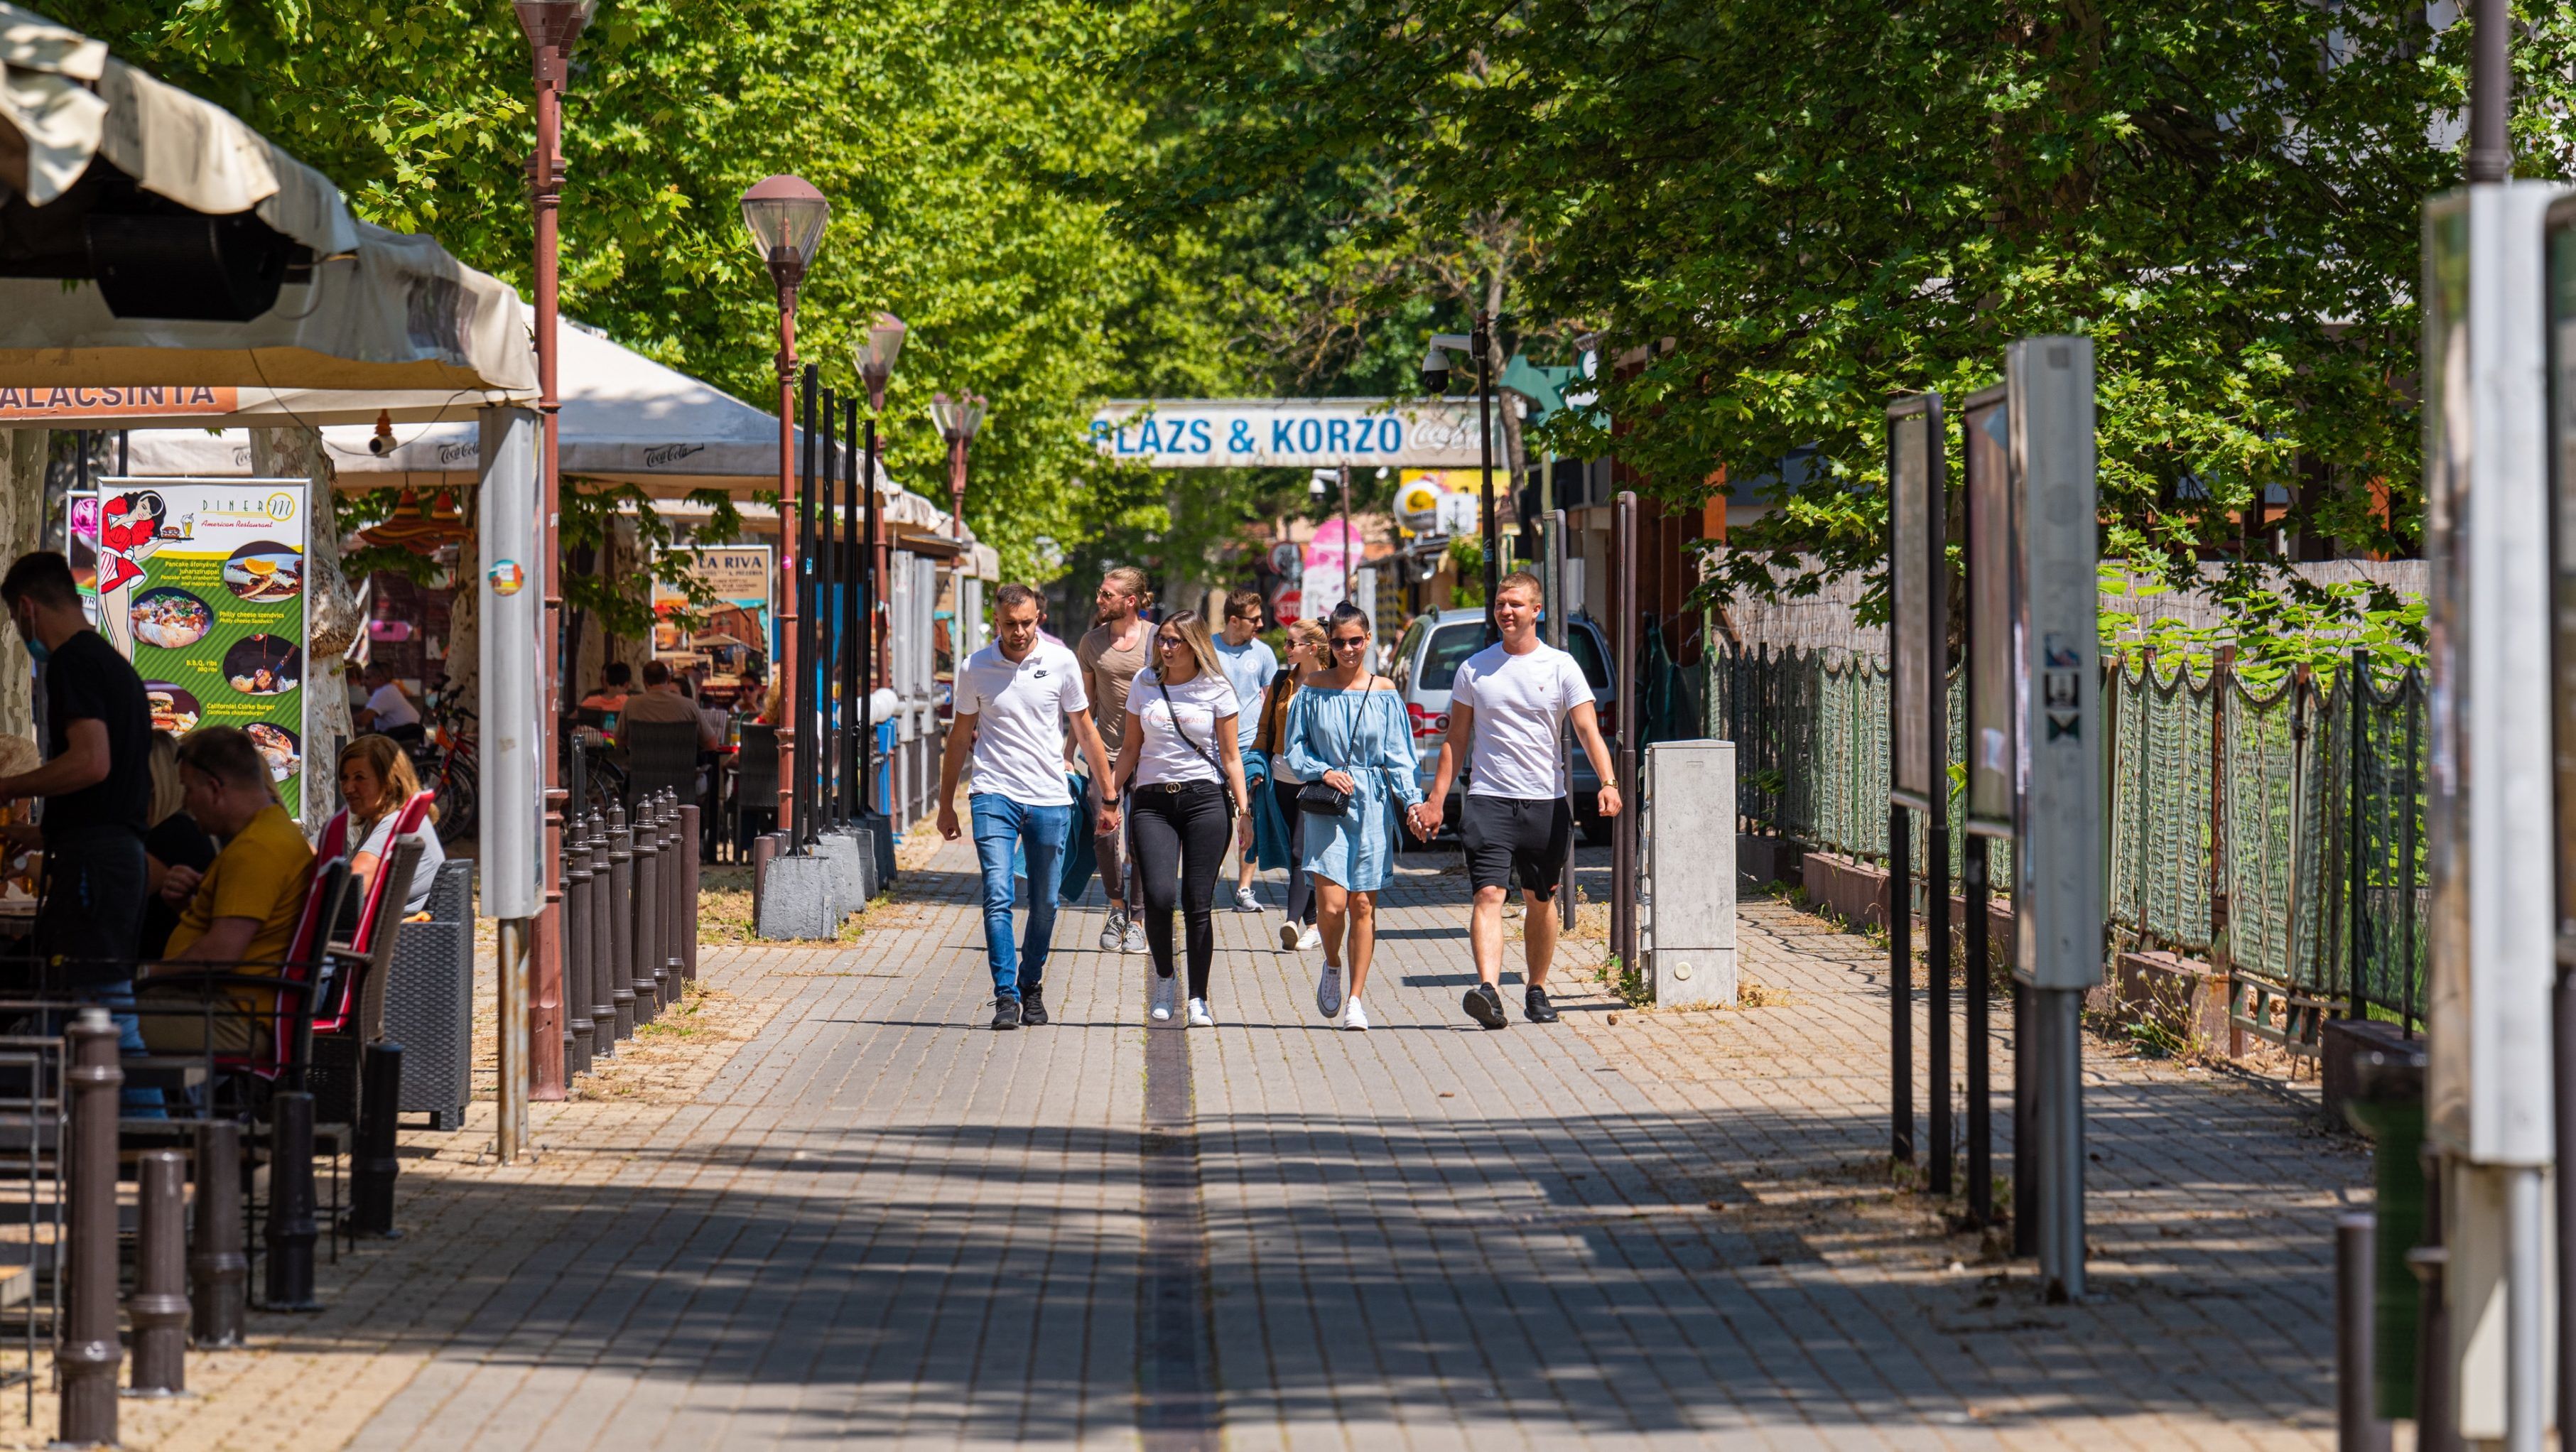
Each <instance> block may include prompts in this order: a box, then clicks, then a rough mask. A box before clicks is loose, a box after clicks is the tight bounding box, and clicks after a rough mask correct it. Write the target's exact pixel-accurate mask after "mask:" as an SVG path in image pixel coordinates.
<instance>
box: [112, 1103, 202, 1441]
mask: <svg viewBox="0 0 2576 1452" xmlns="http://www.w3.org/2000/svg"><path fill="white" fill-rule="evenodd" d="M135 1183H136V1187H137V1204H136V1212H137V1214H136V1220H135V1237H134V1294H133V1295H131V1296H128V1297H127V1298H126V1300H125V1318H126V1320H127V1321H129V1322H131V1323H132V1324H133V1326H134V1380H133V1382H132V1384H131V1385H130V1386H129V1387H128V1390H129V1391H131V1392H132V1393H133V1394H134V1395H136V1396H152V1397H171V1396H177V1395H179V1394H180V1393H181V1392H184V1391H186V1390H187V1389H188V1224H187V1216H188V1209H187V1200H188V1157H187V1156H186V1155H184V1154H181V1153H180V1152H179V1151H177V1150H149V1151H146V1152H145V1153H144V1155H143V1156H142V1159H141V1161H140V1163H139V1164H138V1165H137V1166H136V1172H135Z"/></svg>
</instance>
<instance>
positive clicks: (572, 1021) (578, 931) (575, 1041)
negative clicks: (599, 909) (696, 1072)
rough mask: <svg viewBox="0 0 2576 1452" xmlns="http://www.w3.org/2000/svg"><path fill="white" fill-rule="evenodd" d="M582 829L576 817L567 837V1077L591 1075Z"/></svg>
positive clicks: (587, 892) (587, 864) (594, 1027)
mask: <svg viewBox="0 0 2576 1452" xmlns="http://www.w3.org/2000/svg"><path fill="white" fill-rule="evenodd" d="M582 826H583V823H582V821H581V819H580V818H575V819H573V820H572V821H571V822H568V823H566V824H565V826H564V836H563V1001H564V1077H565V1078H567V1079H569V1078H571V1077H572V1076H574V1075H576V1074H587V1073H589V1072H590V1056H591V1053H592V1051H593V1044H592V1035H593V1034H594V1033H595V1032H596V1030H597V1027H598V1026H597V1025H596V1024H594V1023H593V1022H592V1021H591V1017H590V859H589V857H588V856H587V855H586V854H584V853H583V851H582Z"/></svg>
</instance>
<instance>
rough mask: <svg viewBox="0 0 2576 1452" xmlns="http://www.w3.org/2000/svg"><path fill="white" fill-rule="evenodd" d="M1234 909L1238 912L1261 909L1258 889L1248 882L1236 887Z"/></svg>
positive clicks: (1255, 911)
mask: <svg viewBox="0 0 2576 1452" xmlns="http://www.w3.org/2000/svg"><path fill="white" fill-rule="evenodd" d="M1234 910H1235V911H1236V912H1239V913H1257V912H1259V911H1261V892H1260V890H1259V889H1257V888H1255V887H1254V886H1253V885H1252V884H1251V883H1248V882H1247V883H1245V884H1244V885H1243V886H1241V887H1238V888H1236V889H1235V890H1234Z"/></svg>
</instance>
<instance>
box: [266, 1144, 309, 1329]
mask: <svg viewBox="0 0 2576 1452" xmlns="http://www.w3.org/2000/svg"><path fill="white" fill-rule="evenodd" d="M268 1143H269V1164H268V1230H267V1239H268V1286H267V1289H268V1299H267V1301H266V1303H265V1304H264V1305H262V1306H261V1309H262V1310H267V1311H319V1310H321V1309H322V1303H321V1302H320V1301H317V1300H315V1299H314V1297H313V1243H314V1242H315V1241H316V1240H319V1239H321V1229H320V1227H319V1226H318V1225H317V1224H316V1223H315V1220H314V1205H313V1096H312V1095H310V1094H305V1093H284V1094H277V1095H273V1096H271V1097H270V1099H269V1136H268Z"/></svg>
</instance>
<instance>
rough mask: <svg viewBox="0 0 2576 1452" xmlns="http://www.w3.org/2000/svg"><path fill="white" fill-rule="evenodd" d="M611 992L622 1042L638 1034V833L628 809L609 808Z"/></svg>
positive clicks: (610, 999)
mask: <svg viewBox="0 0 2576 1452" xmlns="http://www.w3.org/2000/svg"><path fill="white" fill-rule="evenodd" d="M608 882H609V887H608V923H609V939H608V975H607V976H608V980H609V983H608V993H609V999H608V1001H609V1003H610V1005H611V1011H612V1012H614V1013H615V1014H616V1015H617V1037H618V1040H619V1041H620V1042H623V1041H625V1040H627V1039H631V1038H633V1037H635V1024H636V1016H637V1014H638V1012H639V1009H638V1006H637V1004H636V1002H635V834H634V832H633V831H631V830H630V829H629V828H628V827H627V825H626V809H625V808H624V807H616V806H612V807H610V808H609V809H608Z"/></svg>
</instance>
